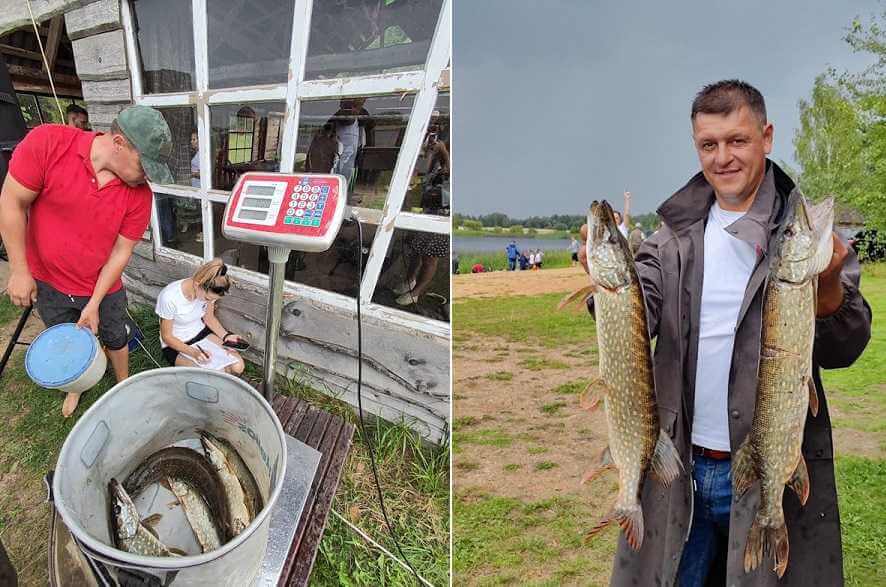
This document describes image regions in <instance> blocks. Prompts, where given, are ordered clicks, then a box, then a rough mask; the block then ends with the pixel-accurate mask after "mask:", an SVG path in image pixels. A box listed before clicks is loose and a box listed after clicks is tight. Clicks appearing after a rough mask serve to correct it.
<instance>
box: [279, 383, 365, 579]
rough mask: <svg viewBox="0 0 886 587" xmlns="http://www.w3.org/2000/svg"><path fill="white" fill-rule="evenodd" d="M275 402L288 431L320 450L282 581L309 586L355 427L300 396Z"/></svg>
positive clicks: (283, 398) (282, 398)
mask: <svg viewBox="0 0 886 587" xmlns="http://www.w3.org/2000/svg"><path fill="white" fill-rule="evenodd" d="M272 405H273V408H274V411H275V412H276V414H277V417H278V418H279V419H280V423H281V424H282V425H283V429H284V431H285V432H286V433H287V434H289V435H290V436H292V437H294V438H296V439H298V440H300V441H302V442H304V443H305V444H307V445H308V446H310V447H312V448H314V449H316V450H318V451H319V452H320V463H319V465H318V467H317V473H316V474H315V476H314V479H313V481H312V483H311V488H310V490H309V492H308V496H307V499H306V501H305V506H304V509H303V511H302V516H301V519H300V520H299V525H298V528H296V534H295V537H294V539H293V541H292V544H291V545H290V549H289V554H288V555H287V560H286V563H285V564H284V567H283V572H282V574H281V576H280V582H279V584H280V585H306V584H307V582H308V578H309V577H310V573H311V569H312V567H313V565H314V561H315V559H316V556H317V550H318V548H319V545H320V539H321V537H322V535H323V528H324V527H325V525H326V519H327V517H328V515H329V510H330V508H331V507H332V499H333V498H334V496H335V492H336V489H337V488H338V483H339V481H340V479H341V475H342V469H343V468H344V463H345V461H346V459H347V456H348V453H349V451H350V446H351V439H352V437H353V434H354V427H353V426H351V425H350V424H347V423H346V422H345V421H344V420H342V419H341V418H340V417H338V416H334V415H332V414H330V413H328V412H326V411H325V410H321V409H319V408H315V407H313V406H311V405H309V404H308V402H306V401H303V400H299V399H297V398H292V397H286V396H282V395H278V396H276V397H275V398H274V401H273V404H272Z"/></svg>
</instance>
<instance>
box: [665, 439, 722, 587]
mask: <svg viewBox="0 0 886 587" xmlns="http://www.w3.org/2000/svg"><path fill="white" fill-rule="evenodd" d="M731 472H732V461H730V460H728V459H727V460H721V461H718V460H714V459H710V458H708V457H703V456H700V455H696V456H695V465H694V466H693V468H692V478H693V479H694V480H695V496H694V499H695V502H694V506H693V512H694V513H693V516H692V528H691V529H690V531H689V540H688V541H687V542H686V544H685V546H684V547H683V558H682V559H681V560H680V571H679V573H678V574H677V577H678V582H679V585H680V587H703V586H704V584H705V580H706V579H707V576H708V572H709V571H710V568H711V563H712V562H713V561H714V557H715V556H716V555H717V547H718V546H717V545H718V543H722V542H723V541H724V539H726V538H728V537H729V512H730V510H731V505H732V474H731Z"/></svg>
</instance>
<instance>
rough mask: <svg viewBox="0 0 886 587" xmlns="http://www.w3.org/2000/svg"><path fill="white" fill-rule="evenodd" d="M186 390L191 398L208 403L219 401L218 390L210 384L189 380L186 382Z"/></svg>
mask: <svg viewBox="0 0 886 587" xmlns="http://www.w3.org/2000/svg"><path fill="white" fill-rule="evenodd" d="M185 390H186V392H187V394H188V397H189V398H191V399H195V400H197V401H200V402H206V403H207V404H217V403H218V390H217V389H216V388H214V387H210V386H209V385H203V384H202V383H197V382H195V381H188V382H187V383H185Z"/></svg>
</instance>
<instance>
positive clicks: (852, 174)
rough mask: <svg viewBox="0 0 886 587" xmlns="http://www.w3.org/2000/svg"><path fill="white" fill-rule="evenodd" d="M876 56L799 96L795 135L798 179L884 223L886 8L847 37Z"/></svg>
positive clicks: (875, 224)
mask: <svg viewBox="0 0 886 587" xmlns="http://www.w3.org/2000/svg"><path fill="white" fill-rule="evenodd" d="M845 40H846V42H847V43H848V44H849V45H850V47H852V49H853V50H854V51H856V52H859V53H865V54H867V55H868V56H870V57H872V58H873V65H871V66H870V67H868V68H867V69H865V70H864V71H862V72H861V73H857V74H853V73H848V72H843V73H840V72H836V71H834V70H829V71H828V72H827V73H826V74H823V75H821V76H819V77H818V78H816V80H815V84H814V86H813V88H812V95H811V97H810V98H809V100H801V101H800V128H799V129H798V130H797V133H796V136H795V137H794V148H795V154H796V159H797V161H798V162H799V163H800V166H801V168H802V169H801V170H800V174H799V176H800V177H799V179H800V181H799V184H800V186H801V187H802V188H803V190H804V191H805V192H806V193H807V194H808V195H810V196H812V197H820V196H824V195H827V194H834V195H835V197H836V199H837V201H839V202H842V203H844V204H846V205H849V206H851V207H853V208H856V209H857V210H858V211H859V212H861V213H862V215H863V216H864V218H865V224H866V225H867V226H868V227H872V228H878V229H881V230H884V229H886V190H884V186H886V125H884V124H883V122H884V118H886V77H884V73H886V71H884V69H886V11H884V12H883V13H881V14H880V15H879V16H878V17H875V18H873V19H872V20H871V21H870V22H862V21H861V20H857V19H856V20H855V21H853V23H852V24H851V26H850V28H849V33H848V34H847V35H846V37H845Z"/></svg>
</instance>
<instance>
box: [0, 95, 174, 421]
mask: <svg viewBox="0 0 886 587" xmlns="http://www.w3.org/2000/svg"><path fill="white" fill-rule="evenodd" d="M171 149H172V137H171V134H170V132H169V127H168V126H167V125H166V121H165V120H164V119H163V116H162V115H161V114H160V113H159V112H157V111H156V110H154V109H153V108H149V107H147V106H132V107H130V108H127V109H126V110H124V111H123V112H121V113H120V114H119V115H118V117H117V120H115V121H114V123H113V124H112V125H111V131H110V132H109V133H107V134H102V133H93V132H86V131H83V130H80V129H78V128H75V127H70V126H61V125H56V124H44V125H42V126H38V127H37V128H35V129H34V130H32V131H31V132H30V133H28V136H27V137H25V139H24V140H23V141H22V142H21V143H20V144H19V145H18V147H17V148H16V150H15V152H14V153H13V157H12V161H11V162H10V165H9V174H8V175H7V177H6V181H5V182H4V183H3V190H2V192H0V234H2V236H3V242H4V244H5V245H6V250H7V252H8V255H9V265H10V276H9V283H8V286H7V292H8V293H9V297H10V299H11V300H12V302H13V303H14V304H16V305H17V306H29V305H31V304H33V303H35V302H36V304H37V310H38V311H39V313H40V317H41V318H42V319H43V322H44V323H45V324H46V326H47V327H49V326H54V325H55V324H60V323H62V322H76V323H77V325H78V326H83V327H87V328H90V329H91V330H92V331H93V332H94V333H97V334H98V335H99V338H100V339H101V341H102V343H103V344H104V346H105V349H106V351H107V355H108V358H109V359H110V361H111V365H112V366H113V368H114V374H115V375H116V377H117V381H122V380H123V379H125V378H126V377H128V376H129V351H128V347H127V343H128V337H127V333H126V327H125V316H126V292H125V290H124V289H123V283H122V282H121V280H120V276H121V274H122V273H123V269H124V268H125V267H126V264H127V263H128V262H129V258H130V256H131V255H132V251H133V249H134V248H135V245H136V243H138V241H139V240H140V239H141V237H142V234H143V233H144V231H145V229H146V228H147V227H148V223H149V222H150V219H151V190H150V188H149V187H148V185H147V183H146V180H147V179H150V180H151V181H153V182H155V183H172V175H171V174H170V172H169V168H168V167H167V166H166V163H165V161H166V159H167V158H168V157H169V153H170V152H171ZM78 400H79V395H77V394H71V393H69V394H68V396H67V397H66V398H65V403H64V405H63V406H62V414H63V415H64V416H65V417H68V416H70V415H71V414H72V413H73V412H74V410H75V409H76V407H77V402H78Z"/></svg>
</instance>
